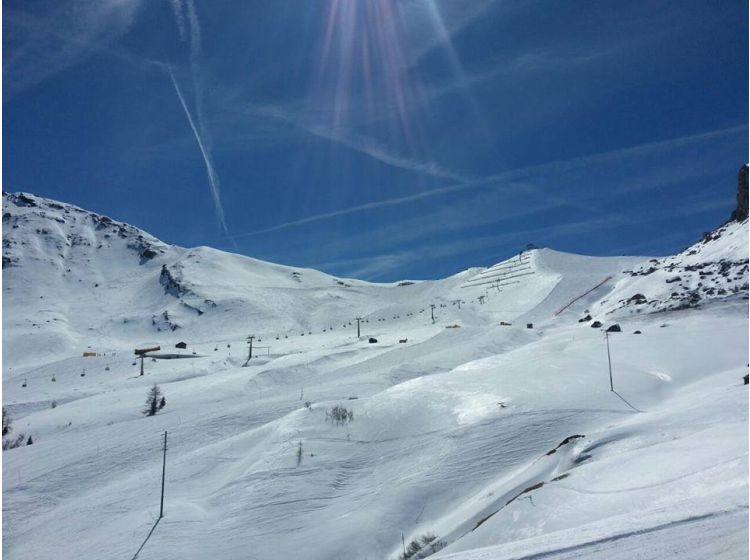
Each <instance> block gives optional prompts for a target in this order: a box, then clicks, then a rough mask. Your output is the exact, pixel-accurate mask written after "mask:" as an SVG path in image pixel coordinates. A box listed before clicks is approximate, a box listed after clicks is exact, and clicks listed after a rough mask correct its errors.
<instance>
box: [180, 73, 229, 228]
mask: <svg viewBox="0 0 750 560" xmlns="http://www.w3.org/2000/svg"><path fill="white" fill-rule="evenodd" d="M167 70H168V72H169V77H170V78H171V80H172V85H173V86H174V90H175V92H177V97H178V98H179V100H180V104H181V105H182V108H183V109H184V111H185V116H186V117H187V119H188V122H189V123H190V128H191V129H192V130H193V134H194V135H195V140H196V142H198V147H199V148H200V151H201V155H202V156H203V162H204V163H205V164H206V174H207V175H208V183H209V186H210V187H211V197H212V198H213V201H214V208H215V210H216V219H217V221H218V222H219V226H220V227H221V229H222V231H223V232H224V234H226V235H229V230H228V229H227V224H226V220H225V218H224V207H223V206H222V204H221V194H220V191H219V176H218V175H217V174H216V170H215V169H214V164H213V160H212V158H211V153H210V152H209V151H208V150H207V149H206V146H205V144H204V142H203V138H202V135H201V133H200V132H199V131H198V128H196V126H195V122H194V121H193V116H192V115H191V114H190V109H188V106H187V103H185V97H184V96H183V95H182V91H181V90H180V86H179V84H178V83H177V80H176V79H175V77H174V73H173V72H172V69H171V68H168V69H167Z"/></svg>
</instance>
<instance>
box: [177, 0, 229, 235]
mask: <svg viewBox="0 0 750 560" xmlns="http://www.w3.org/2000/svg"><path fill="white" fill-rule="evenodd" d="M172 8H173V10H174V14H175V18H176V20H177V28H178V30H179V32H180V39H182V40H183V41H184V40H185V39H186V38H189V40H190V76H191V78H192V80H193V94H194V96H195V107H194V108H195V118H193V115H192V114H191V113H190V110H189V109H188V106H187V103H186V102H185V97H184V96H183V95H182V91H181V90H180V86H179V84H178V83H177V80H176V79H175V77H174V72H172V69H171V68H168V70H169V77H170V78H171V79H172V84H173V85H174V89H175V91H176V92H177V97H179V99H180V103H181V104H182V108H183V109H184V110H185V115H186V116H187V118H188V122H189V123H190V128H191V129H192V130H193V134H194V135H195V139H196V141H197V142H198V147H199V148H200V150H201V155H202V156H203V161H204V162H205V164H206V173H207V174H208V182H209V186H210V187H211V197H212V198H213V202H214V208H215V210H216V219H217V221H218V222H219V226H220V227H221V229H222V231H223V232H224V233H225V234H226V235H229V230H228V229H227V224H226V220H225V218H224V207H223V205H222V203H221V192H220V189H219V176H218V174H217V173H216V169H215V167H214V164H213V159H212V157H211V135H210V133H209V130H208V128H207V127H206V125H205V120H204V118H203V84H202V82H201V80H200V79H199V76H198V74H197V70H196V69H197V66H198V59H199V57H200V52H201V29H200V24H199V22H198V14H197V13H196V11H195V5H194V4H193V1H192V0H184V1H181V0H172ZM186 14H187V17H186ZM186 19H187V23H188V25H186V21H185V20H186Z"/></svg>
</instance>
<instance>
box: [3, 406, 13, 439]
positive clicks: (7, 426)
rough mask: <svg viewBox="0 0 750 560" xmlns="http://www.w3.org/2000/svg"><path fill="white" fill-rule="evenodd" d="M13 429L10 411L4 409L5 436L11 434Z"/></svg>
mask: <svg viewBox="0 0 750 560" xmlns="http://www.w3.org/2000/svg"><path fill="white" fill-rule="evenodd" d="M11 430H12V428H11V426H10V414H8V410H7V409H6V408H5V407H3V435H4V436H7V435H8V434H9V433H10V432H11Z"/></svg>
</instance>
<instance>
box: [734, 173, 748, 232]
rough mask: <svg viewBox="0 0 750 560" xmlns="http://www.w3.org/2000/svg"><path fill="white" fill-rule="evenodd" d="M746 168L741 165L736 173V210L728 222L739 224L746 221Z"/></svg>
mask: <svg viewBox="0 0 750 560" xmlns="http://www.w3.org/2000/svg"><path fill="white" fill-rule="evenodd" d="M747 171H748V166H747V165H743V166H742V167H740V171H739V173H737V208H735V209H734V211H733V212H732V215H731V216H730V217H729V221H730V222H732V221H735V222H741V221H742V220H747V203H748V177H747Z"/></svg>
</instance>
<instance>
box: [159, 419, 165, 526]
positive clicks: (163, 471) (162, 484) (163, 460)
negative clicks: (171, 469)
mask: <svg viewBox="0 0 750 560" xmlns="http://www.w3.org/2000/svg"><path fill="white" fill-rule="evenodd" d="M166 473H167V431H166V430H164V456H163V459H162V463H161V505H160V506H159V519H161V518H162V517H164V477H165V475H166Z"/></svg>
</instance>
